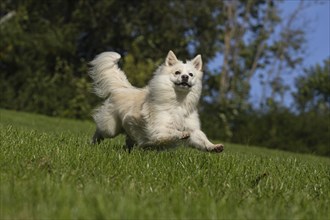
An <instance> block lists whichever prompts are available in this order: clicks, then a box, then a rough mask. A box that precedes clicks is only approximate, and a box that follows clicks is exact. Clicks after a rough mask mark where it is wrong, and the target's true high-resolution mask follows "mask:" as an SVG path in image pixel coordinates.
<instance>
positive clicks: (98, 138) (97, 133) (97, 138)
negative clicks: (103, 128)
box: [92, 128, 104, 144]
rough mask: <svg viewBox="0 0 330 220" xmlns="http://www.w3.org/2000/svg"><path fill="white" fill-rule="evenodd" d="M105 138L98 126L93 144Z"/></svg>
mask: <svg viewBox="0 0 330 220" xmlns="http://www.w3.org/2000/svg"><path fill="white" fill-rule="evenodd" d="M103 140H104V137H103V136H102V134H101V132H100V131H99V129H97V128H96V131H95V133H94V135H93V138H92V144H99V143H101V141H103Z"/></svg>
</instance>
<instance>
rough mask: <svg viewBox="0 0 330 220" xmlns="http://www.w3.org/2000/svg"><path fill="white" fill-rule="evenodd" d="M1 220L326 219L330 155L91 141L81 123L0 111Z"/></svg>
mask: <svg viewBox="0 0 330 220" xmlns="http://www.w3.org/2000/svg"><path fill="white" fill-rule="evenodd" d="M0 114H1V118H0V131H1V155H0V177H1V188H0V195H1V197H0V201H1V213H0V218H1V219H16V218H17V219H22V218H23V219H27V218H34V219H44V218H51V219H56V218H66V219H78V218H82V219H118V218H120V219H123V218H125V219H127V218H134V219H136V218H139V219H159V218H164V219H183V218H195V219H228V218H232V219H233V218H235V219H237V218H239V219H274V218H303V219H325V218H326V217H328V216H329V214H330V213H329V206H328V204H329V198H330V192H329V189H330V178H329V176H330V159H329V158H323V157H316V156H311V155H300V154H293V153H287V152H281V151H274V150H267V149H260V148H256V147H247V146H239V145H232V144H227V145H226V148H225V151H224V152H223V153H221V154H211V153H203V152H200V151H197V150H195V149H190V148H184V147H180V148H178V149H174V150H169V151H162V152H157V151H145V150H142V149H134V150H133V151H132V153H131V154H128V153H127V152H125V151H124V150H123V149H122V145H123V143H124V139H123V137H118V138H116V139H113V140H107V141H104V142H103V143H101V144H100V145H97V146H91V145H90V144H89V140H90V135H91V134H92V133H93V130H94V125H93V123H92V122H89V121H85V122H82V121H74V120H67V119H59V118H49V117H45V116H40V115H34V114H27V113H18V112H13V111H6V110H0Z"/></svg>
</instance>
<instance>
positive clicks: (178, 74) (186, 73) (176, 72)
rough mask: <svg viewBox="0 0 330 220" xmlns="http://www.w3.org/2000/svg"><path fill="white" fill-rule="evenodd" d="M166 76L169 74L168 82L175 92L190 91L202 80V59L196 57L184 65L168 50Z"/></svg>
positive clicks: (199, 56) (198, 56)
mask: <svg viewBox="0 0 330 220" xmlns="http://www.w3.org/2000/svg"><path fill="white" fill-rule="evenodd" d="M165 66H166V68H167V71H166V72H167V74H170V80H171V81H172V83H173V86H174V88H175V90H177V91H190V90H191V88H192V87H194V86H195V85H196V84H200V82H201V80H202V75H203V73H202V57H201V55H197V56H196V57H195V58H193V59H192V60H189V61H186V62H185V63H184V62H182V61H180V60H178V59H177V58H176V56H175V54H174V53H173V52H172V51H171V50H170V51H169V52H168V54H167V57H166V59H165Z"/></svg>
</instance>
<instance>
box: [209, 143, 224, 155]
mask: <svg viewBox="0 0 330 220" xmlns="http://www.w3.org/2000/svg"><path fill="white" fill-rule="evenodd" d="M223 148H224V145H223V144H215V145H214V147H213V148H211V149H209V150H208V151H209V152H213V153H221V152H222V151H223Z"/></svg>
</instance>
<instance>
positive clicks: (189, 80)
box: [89, 51, 223, 152]
mask: <svg viewBox="0 0 330 220" xmlns="http://www.w3.org/2000/svg"><path fill="white" fill-rule="evenodd" d="M119 59H120V55H119V54H118V53H115V52H104V53H101V54H100V55H98V56H97V57H96V58H95V59H94V60H93V61H92V62H91V65H92V68H91V71H90V73H89V74H90V76H91V78H92V79H93V80H94V89H95V93H96V94H97V95H98V96H99V97H102V98H107V99H106V100H105V102H104V103H103V105H102V106H101V107H99V108H97V109H96V110H95V112H94V114H93V118H94V120H95V122H96V126H97V129H96V132H95V134H94V136H93V143H97V142H99V141H101V140H102V139H103V138H112V137H115V136H116V135H118V134H120V133H125V134H126V135H127V139H126V145H127V147H128V149H129V150H130V149H131V148H132V147H133V145H134V144H136V145H138V146H142V147H159V146H175V145H177V143H180V142H186V143H187V144H188V145H190V146H194V147H196V148H198V149H200V150H205V151H213V152H221V151H222V150H223V145H222V144H212V143H211V142H210V141H209V140H208V139H207V137H206V135H205V134H204V133H203V132H202V131H201V130H200V122H199V117H198V112H197V104H198V101H199V98H200V95H201V91H202V75H203V73H202V58H201V56H200V55H197V56H196V57H195V58H194V59H192V60H190V61H187V62H186V63H184V62H182V61H180V60H178V59H177V58H176V56H175V54H174V53H173V52H172V51H169V53H168V55H167V57H166V59H165V63H164V64H163V65H161V66H160V67H159V68H158V69H157V70H156V72H155V73H154V76H153V78H152V79H151V81H150V82H149V85H148V86H146V87H144V88H136V87H134V86H132V85H131V84H130V83H129V81H128V80H127V78H126V75H125V74H124V72H123V71H122V70H120V69H119V68H118V65H117V63H118V61H119ZM180 140H181V141H180Z"/></svg>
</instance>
